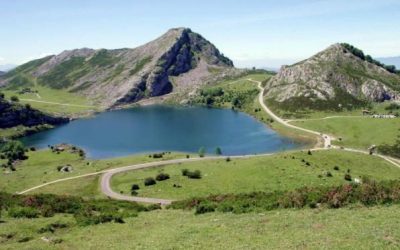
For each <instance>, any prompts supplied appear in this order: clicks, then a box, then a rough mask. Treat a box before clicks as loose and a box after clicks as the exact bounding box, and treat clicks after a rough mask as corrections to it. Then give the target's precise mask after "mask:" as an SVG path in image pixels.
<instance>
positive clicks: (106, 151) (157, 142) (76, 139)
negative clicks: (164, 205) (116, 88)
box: [22, 106, 299, 159]
mask: <svg viewBox="0 0 400 250" xmlns="http://www.w3.org/2000/svg"><path fill="white" fill-rule="evenodd" d="M22 141H23V142H24V143H25V144H26V145H27V146H36V147H39V148H43V147H47V145H54V144H58V143H69V144H74V145H77V146H79V147H81V148H83V149H85V151H86V152H87V155H88V156H89V157H90V158H95V159H99V158H108V157H116V156H124V155H129V154H135V153H149V152H161V151H181V152H198V150H199V148H200V147H205V148H206V150H207V152H209V153H214V151H215V148H216V147H220V148H221V149H222V152H223V154H224V155H242V154H256V153H266V152H276V151H281V150H287V149H292V148H296V147H299V145H298V144H296V143H294V142H293V141H292V140H290V139H288V138H286V137H283V136H281V135H279V134H277V133H276V132H275V131H273V130H271V129H269V128H268V127H266V126H265V125H264V124H262V123H260V122H258V121H257V120H255V119H254V118H252V117H250V116H248V115H246V114H244V113H240V112H235V111H232V110H229V109H210V108H203V107H169V106H147V107H138V108H132V109H125V110H117V111H110V112H106V113H101V114H99V115H97V116H95V117H92V118H88V119H80V120H75V121H72V122H70V123H68V124H65V125H62V126H60V127H57V128H55V129H52V130H48V131H44V132H40V133H38V134H34V135H31V136H27V137H24V138H22Z"/></svg>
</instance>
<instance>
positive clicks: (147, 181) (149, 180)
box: [144, 177, 156, 186]
mask: <svg viewBox="0 0 400 250" xmlns="http://www.w3.org/2000/svg"><path fill="white" fill-rule="evenodd" d="M155 184H156V180H154V178H153V177H148V178H146V179H145V180H144V185H145V186H151V185H155Z"/></svg>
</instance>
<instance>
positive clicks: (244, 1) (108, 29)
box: [0, 0, 400, 68]
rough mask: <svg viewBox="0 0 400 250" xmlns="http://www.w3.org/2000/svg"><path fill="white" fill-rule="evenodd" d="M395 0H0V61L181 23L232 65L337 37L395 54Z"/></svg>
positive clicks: (314, 47) (108, 43)
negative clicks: (213, 45)
mask: <svg viewBox="0 0 400 250" xmlns="http://www.w3.org/2000/svg"><path fill="white" fill-rule="evenodd" d="M399 25H400V0H334V1H333V0H330V1H328V0H307V1H305V0H297V1H295V0H280V1H272V0H235V1H233V0H201V1H200V0H197V1H191V0H186V1H183V0H168V1H165V0H164V1H163V0H130V1H128V0H112V1H111V0H108V1H106V0H56V1H55V0H0V65H3V64H21V63H24V62H27V61H29V60H32V59H36V58H40V57H43V56H46V55H50V54H58V53H60V52H62V51H63V50H67V49H75V48H82V47H89V48H95V49H99V48H107V49H116V48H134V47H136V46H139V45H141V44H144V43H146V42H148V41H150V40H153V39H155V38H157V37H158V36H160V35H162V34H163V33H165V32H166V31H167V30H168V29H170V28H174V27H189V28H191V29H192V30H193V31H195V32H197V33H200V34H201V35H203V36H204V37H205V38H206V39H208V40H209V41H211V42H212V43H214V44H215V45H216V46H217V48H218V49H219V50H220V51H221V52H222V53H224V54H225V55H226V56H228V57H229V58H231V59H232V60H233V61H234V63H235V65H236V66H238V67H252V66H255V67H268V68H278V67H280V66H281V65H282V64H291V63H294V62H296V61H299V60H303V59H305V58H308V57H310V56H312V55H313V54H315V53H317V52H318V51H321V50H323V49H325V48H327V47H328V46H329V45H331V44H333V43H337V42H348V43H351V44H353V45H355V46H356V47H359V48H361V49H362V50H364V52H366V53H367V54H371V55H372V56H374V57H389V56H400V28H399Z"/></svg>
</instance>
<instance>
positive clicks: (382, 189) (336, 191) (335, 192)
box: [169, 178, 400, 214]
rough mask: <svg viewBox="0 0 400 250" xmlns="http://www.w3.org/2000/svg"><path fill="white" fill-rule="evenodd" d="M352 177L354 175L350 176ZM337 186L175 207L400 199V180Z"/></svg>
mask: <svg viewBox="0 0 400 250" xmlns="http://www.w3.org/2000/svg"><path fill="white" fill-rule="evenodd" d="M350 180H351V178H350ZM360 181H361V182H362V183H350V184H345V185H342V186H333V187H302V188H299V189H295V190H293V191H272V192H253V193H248V194H227V195H212V196H208V197H204V198H201V197H200V198H191V199H188V200H184V201H175V202H173V203H172V204H171V205H170V206H169V207H170V208H174V209H195V213H196V214H204V213H210V212H215V211H219V212H225V213H226V212H233V213H250V212H261V211H269V210H275V209H279V208H304V207H310V208H318V207H322V206H324V207H327V208H340V207H344V206H348V205H351V204H355V203H358V204H362V205H364V206H373V205H388V204H398V203H400V180H397V181H389V182H380V183H378V182H376V181H371V180H369V179H366V178H364V179H362V180H360Z"/></svg>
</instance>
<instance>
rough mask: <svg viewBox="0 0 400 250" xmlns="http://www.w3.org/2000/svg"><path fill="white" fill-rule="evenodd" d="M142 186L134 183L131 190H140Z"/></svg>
mask: <svg viewBox="0 0 400 250" xmlns="http://www.w3.org/2000/svg"><path fill="white" fill-rule="evenodd" d="M139 189H140V187H139V185H138V184H132V187H131V190H139Z"/></svg>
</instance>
